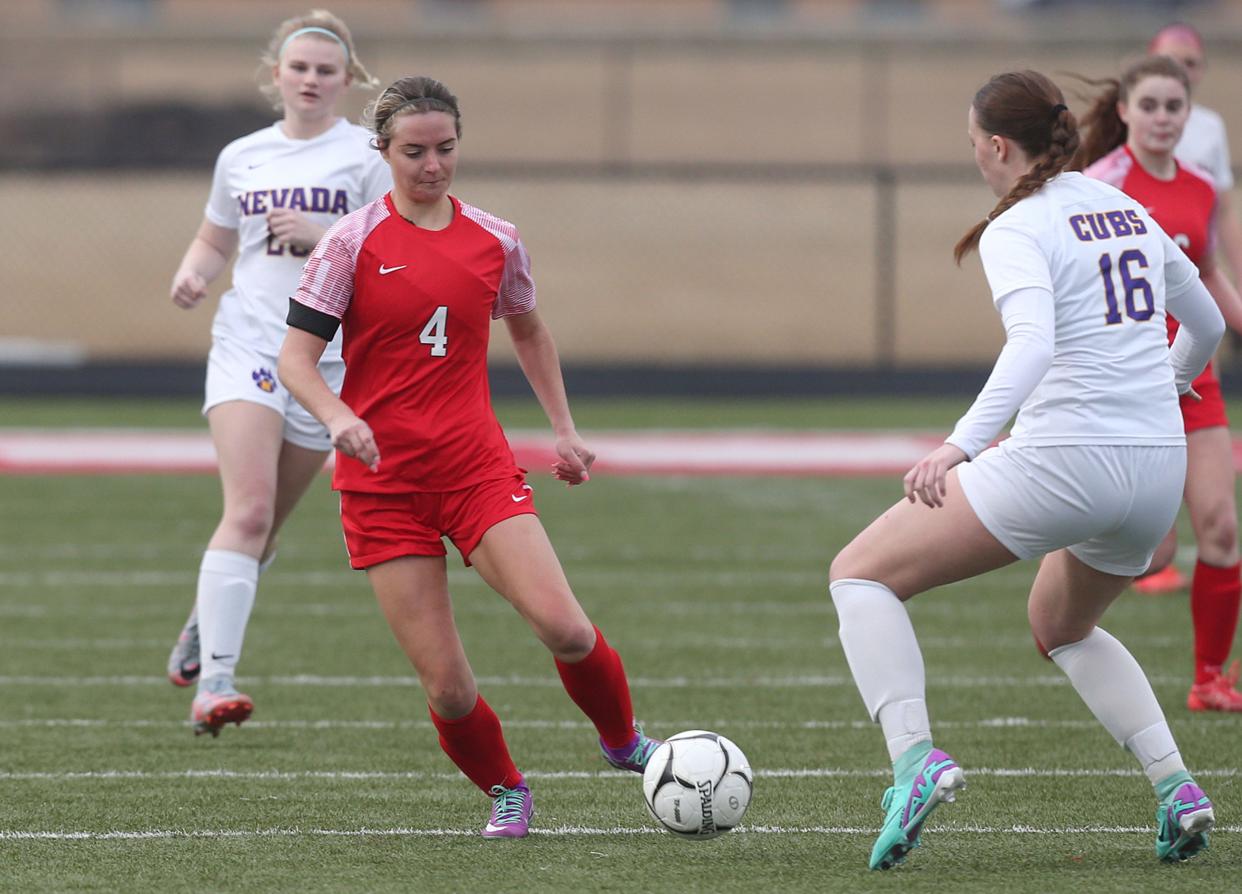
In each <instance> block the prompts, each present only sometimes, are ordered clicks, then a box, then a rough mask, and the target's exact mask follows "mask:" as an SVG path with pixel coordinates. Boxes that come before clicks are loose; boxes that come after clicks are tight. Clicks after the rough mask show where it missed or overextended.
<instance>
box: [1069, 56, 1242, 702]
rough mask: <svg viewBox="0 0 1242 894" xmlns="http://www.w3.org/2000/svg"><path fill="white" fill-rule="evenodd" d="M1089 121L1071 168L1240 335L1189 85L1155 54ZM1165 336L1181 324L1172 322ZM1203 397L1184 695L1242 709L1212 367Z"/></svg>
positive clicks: (1231, 550) (1227, 506) (1106, 96)
mask: <svg viewBox="0 0 1242 894" xmlns="http://www.w3.org/2000/svg"><path fill="white" fill-rule="evenodd" d="M1102 83H1105V84H1107V87H1106V89H1105V90H1104V91H1103V92H1102V93H1101V94H1100V95H1099V96H1098V97H1096V100H1095V102H1094V104H1093V105H1092V107H1091V108H1090V109H1089V110H1088V111H1087V113H1086V114H1085V115H1084V116H1083V120H1082V126H1083V130H1084V137H1083V140H1082V146H1081V149H1080V150H1079V154H1078V157H1077V158H1076V159H1075V162H1074V165H1075V166H1086V170H1085V173H1086V174H1087V175H1088V176H1090V177H1095V178H1098V179H1100V180H1104V181H1105V182H1107V183H1110V184H1111V185H1113V186H1115V187H1117V188H1118V189H1120V190H1122V191H1123V192H1125V193H1126V194H1127V195H1129V196H1132V197H1133V198H1134V199H1136V200H1137V201H1138V202H1140V203H1141V204H1142V205H1143V206H1144V207H1145V208H1146V209H1147V211H1148V213H1149V214H1151V216H1152V217H1153V218H1154V219H1155V221H1156V223H1158V224H1160V226H1161V228H1162V229H1163V230H1164V231H1165V232H1166V233H1167V234H1168V235H1169V236H1170V237H1171V238H1172V239H1173V241H1174V242H1175V243H1176V244H1177V245H1178V246H1179V247H1180V248H1181V249H1182V250H1183V251H1184V252H1185V253H1186V255H1187V256H1188V257H1189V258H1190V260H1191V261H1193V262H1194V263H1195V264H1196V265H1197V266H1198V268H1199V277H1200V279H1201V280H1202V281H1203V284H1204V285H1205V286H1206V287H1207V289H1208V291H1209V292H1210V293H1211V294H1212V297H1213V298H1214V299H1215V300H1216V303H1217V305H1218V306H1219V307H1220V310H1221V313H1222V314H1223V315H1224V317H1225V320H1226V322H1227V323H1228V324H1229V326H1230V327H1231V328H1232V329H1233V330H1234V331H1235V332H1242V299H1239V297H1238V293H1237V292H1236V290H1235V289H1234V288H1233V286H1232V285H1231V284H1230V282H1229V280H1228V279H1227V278H1226V277H1225V275H1224V273H1223V272H1222V271H1221V269H1220V267H1219V266H1217V264H1216V261H1215V258H1214V255H1213V248H1214V242H1215V240H1214V233H1215V231H1216V222H1217V221H1218V220H1219V219H1220V213H1221V212H1220V207H1219V205H1218V203H1217V197H1218V195H1219V193H1218V191H1217V190H1216V188H1215V186H1214V185H1213V183H1212V181H1211V180H1210V179H1209V177H1208V175H1207V174H1206V173H1205V172H1203V171H1201V170H1199V169H1197V168H1194V167H1193V166H1192V165H1189V164H1183V163H1181V162H1180V161H1178V159H1177V157H1176V150H1175V148H1174V147H1176V146H1177V145H1178V139H1179V137H1181V134H1182V129H1183V126H1184V125H1185V124H1186V120H1187V116H1188V115H1189V114H1190V109H1191V105H1190V80H1189V78H1188V76H1187V74H1186V71H1185V70H1184V69H1183V68H1182V66H1181V65H1180V64H1179V63H1178V62H1177V61H1175V60H1173V59H1171V58H1169V57H1168V56H1149V57H1147V58H1146V59H1144V60H1141V61H1139V62H1136V63H1134V64H1133V65H1131V66H1130V67H1129V68H1127V69H1126V70H1125V71H1124V72H1123V73H1122V76H1121V79H1120V80H1119V81H1107V82H1102ZM1168 320H1169V337H1170V338H1172V337H1173V336H1174V334H1175V333H1176V332H1177V325H1178V324H1177V320H1176V319H1175V318H1174V315H1172V314H1171V315H1170V316H1169V318H1168ZM1194 390H1195V391H1196V392H1197V393H1198V395H1199V397H1200V398H1201V399H1200V400H1193V399H1191V398H1190V397H1183V398H1182V399H1181V408H1182V417H1183V420H1184V423H1185V429H1186V455H1187V467H1186V490H1185V500H1186V507H1187V509H1188V510H1189V513H1190V522H1191V526H1192V528H1193V529H1194V532H1195V542H1196V545H1197V547H1198V558H1197V560H1196V562H1195V570H1194V575H1193V576H1192V578H1191V584H1190V613H1191V618H1192V620H1193V623H1194V639H1195V647H1194V655H1195V676H1194V682H1193V684H1192V685H1191V688H1190V692H1189V694H1188V696H1187V698H1186V704H1187V706H1188V707H1189V708H1190V709H1191V710H1193V711H1242V693H1239V692H1238V691H1237V689H1236V684H1237V676H1238V667H1237V664H1236V662H1235V665H1234V667H1233V668H1232V669H1231V670H1230V671H1228V672H1226V671H1225V670H1224V666H1225V662H1226V660H1227V659H1228V657H1229V651H1230V649H1231V647H1232V645H1233V638H1234V632H1235V630H1236V628H1237V626H1238V605H1239V602H1240V601H1242V565H1240V564H1239V556H1238V521H1237V506H1236V505H1235V499H1234V460H1233V439H1232V437H1231V435H1230V433H1229V420H1228V418H1227V417H1226V414H1225V402H1224V399H1223V398H1222V396H1221V388H1220V381H1219V379H1217V377H1216V374H1215V370H1214V369H1213V368H1212V366H1211V365H1209V366H1208V368H1207V369H1206V370H1204V371H1203V374H1202V375H1201V376H1199V377H1198V378H1197V379H1195V381H1194ZM1176 550H1177V537H1176V532H1175V531H1173V530H1170V531H1169V533H1168V536H1167V537H1166V538H1165V540H1164V542H1163V543H1162V544H1161V546H1160V549H1159V550H1157V554H1156V556H1155V557H1154V559H1153V561H1152V566H1151V567H1152V569H1153V570H1157V571H1158V570H1159V569H1160V568H1162V567H1164V566H1166V565H1167V564H1168V563H1169V562H1171V561H1172V559H1173V555H1174V553H1175V552H1176Z"/></svg>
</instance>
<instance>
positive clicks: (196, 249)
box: [169, 220, 237, 310]
mask: <svg viewBox="0 0 1242 894" xmlns="http://www.w3.org/2000/svg"><path fill="white" fill-rule="evenodd" d="M235 251H237V231H236V230H230V229H229V228H227V227H221V226H217V225H216V224H213V223H212V222H211V221H209V220H204V221H203V222H202V224H201V225H199V228H198V232H197V233H195V234H194V238H193V239H192V240H190V247H189V248H187V249H186V251H185V257H183V258H182V259H181V265H180V266H179V267H178V268H177V272H176V273H175V274H174V275H173V281H172V288H171V289H170V290H169V294H170V296H171V297H172V300H173V304H175V305H177V306H178V307H184V308H186V309H187V310H188V309H189V308H192V307H195V306H197V305H198V303H199V302H200V301H202V300H203V299H204V298H206V297H207V286H209V285H210V284H211V282H212V281H213V280H214V279H215V278H216V277H217V276H219V275H220V274H221V273H222V272H223V271H224V268H225V267H227V266H228V263H229V259H230V258H232V257H233V253H234V252H235Z"/></svg>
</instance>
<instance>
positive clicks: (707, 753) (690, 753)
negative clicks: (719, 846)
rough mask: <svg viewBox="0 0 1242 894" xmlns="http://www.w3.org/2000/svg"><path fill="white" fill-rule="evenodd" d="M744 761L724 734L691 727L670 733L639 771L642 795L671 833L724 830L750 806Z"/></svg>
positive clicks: (702, 835) (701, 835)
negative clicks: (640, 771)
mask: <svg viewBox="0 0 1242 894" xmlns="http://www.w3.org/2000/svg"><path fill="white" fill-rule="evenodd" d="M753 789H754V774H753V773H751V771H750V761H748V760H746V755H744V754H742V749H740V748H738V747H737V746H736V745H734V744H733V743H732V742H730V741H729V740H728V739H726V738H725V737H724V736H721V735H718V734H717V733H711V732H707V731H706V730H701V729H692V730H688V731H687V732H684V733H678V734H677V735H675V736H670V737H669V738H668V739H667V740H666V741H665V742H664V744H662V745H661V746H660V747H659V748H657V749H656V750H655V751H654V752H652V754H651V758H650V759H649V760H648V761H647V769H646V770H644V771H643V800H645V801H646V802H647V809H648V810H649V811H650V812H651V815H652V817H654V818H655V820H656V822H658V823H659V824H660V825H662V826H663V827H664V828H666V829H668V830H669V831H670V832H672V833H673V834H674V835H680V836H682V837H683V838H695V839H699V840H703V839H707V838H715V837H716V836H717V835H719V834H721V833H722V832H728V831H729V830H730V829H732V828H733V827H734V826H736V825H737V824H738V823H739V822H740V821H741V819H742V814H744V813H746V808H747V807H749V806H750V795H751V792H752V791H753Z"/></svg>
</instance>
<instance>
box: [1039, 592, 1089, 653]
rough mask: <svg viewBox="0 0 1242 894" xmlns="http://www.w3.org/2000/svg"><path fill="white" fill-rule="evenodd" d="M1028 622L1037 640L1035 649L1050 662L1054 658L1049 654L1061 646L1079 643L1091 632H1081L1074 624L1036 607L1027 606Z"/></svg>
mask: <svg viewBox="0 0 1242 894" xmlns="http://www.w3.org/2000/svg"><path fill="white" fill-rule="evenodd" d="M1027 620H1028V621H1029V622H1030V625H1031V636H1032V637H1034V639H1035V649H1036V650H1037V651H1038V652H1039V654H1040V655H1042V656H1043V657H1045V658H1047V659H1049V660H1051V658H1052V656H1051V655H1049V654H1048V653H1050V652H1052V651H1053V650H1054V649H1059V648H1060V647H1061V646H1068V645H1069V644H1070V643H1074V642H1078V640H1080V639H1082V638H1083V637H1084V636H1086V635H1087V633H1090V632H1091V631H1090V630H1087V631H1086V632H1083V631H1079V630H1077V629H1075V628H1074V626H1073V625H1072V624H1068V623H1066V622H1064V621H1063V620H1061V619H1059V618H1056V617H1053V616H1051V615H1049V614H1047V613H1045V612H1042V611H1040V609H1039V607H1038V606H1035V605H1028V606H1027Z"/></svg>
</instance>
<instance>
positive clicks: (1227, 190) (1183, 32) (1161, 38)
mask: <svg viewBox="0 0 1242 894" xmlns="http://www.w3.org/2000/svg"><path fill="white" fill-rule="evenodd" d="M1147 52H1148V55H1152V56H1169V57H1171V58H1173V59H1176V60H1177V61H1178V62H1180V63H1181V64H1182V67H1183V68H1184V69H1186V75H1187V77H1188V78H1189V80H1190V92H1191V104H1190V117H1189V118H1187V120H1186V124H1185V126H1184V127H1183V129H1182V136H1181V139H1180V140H1178V142H1177V148H1176V149H1175V150H1174V154H1175V155H1176V156H1177V158H1178V159H1180V160H1182V161H1184V162H1186V163H1187V164H1189V165H1191V166H1192V167H1194V168H1197V169H1199V170H1200V171H1203V172H1206V173H1207V174H1209V175H1210V176H1211V178H1212V183H1213V185H1214V186H1215V187H1216V204H1217V210H1216V237H1217V242H1218V244H1219V246H1220V250H1221V253H1222V254H1223V255H1224V256H1225V262H1226V264H1227V265H1228V267H1229V271H1230V272H1231V273H1232V274H1233V282H1235V283H1236V282H1237V281H1238V276H1239V274H1242V224H1240V223H1239V221H1238V216H1237V214H1236V213H1235V212H1234V209H1233V165H1232V162H1231V161H1230V157H1231V153H1230V151H1229V136H1228V132H1227V130H1226V128H1225V122H1224V119H1222V118H1221V116H1220V115H1219V114H1217V113H1216V112H1215V111H1213V110H1212V109H1209V108H1207V107H1206V106H1204V105H1202V104H1200V103H1198V102H1196V101H1195V93H1196V92H1197V91H1198V88H1199V85H1200V83H1201V82H1202V81H1203V76H1204V74H1205V73H1206V71H1207V55H1206V53H1205V51H1204V46H1203V38H1202V36H1200V34H1199V32H1198V30H1197V29H1196V28H1195V27H1194V26H1192V25H1189V24H1187V23H1185V22H1174V23H1172V24H1169V25H1166V26H1164V27H1163V28H1161V29H1160V30H1159V31H1157V32H1156V35H1155V36H1154V37H1153V38H1152V39H1151V41H1150V42H1149V43H1148V45H1147ZM1234 337H1235V339H1236V338H1237V334H1236V333H1235V335H1234ZM1172 547H1173V550H1174V552H1176V547H1177V539H1176V536H1173V539H1172ZM1162 556H1163V549H1162V550H1160V551H1158V552H1157V556H1156V558H1157V560H1159V559H1161V558H1162ZM1156 564H1157V563H1153V567H1155V565H1156ZM1188 583H1189V581H1188V580H1187V578H1186V576H1185V575H1184V574H1182V572H1181V570H1180V569H1179V568H1178V567H1177V565H1176V563H1175V562H1173V561H1170V562H1169V563H1168V564H1167V565H1165V566H1164V567H1163V568H1158V569H1157V570H1155V571H1153V572H1151V573H1150V574H1146V575H1144V576H1143V577H1141V578H1139V579H1138V580H1136V581H1135V582H1134V588H1135V589H1136V590H1139V591H1140V592H1143V593H1171V592H1177V591H1179V590H1183V589H1185V588H1186V586H1187V584H1188Z"/></svg>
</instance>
